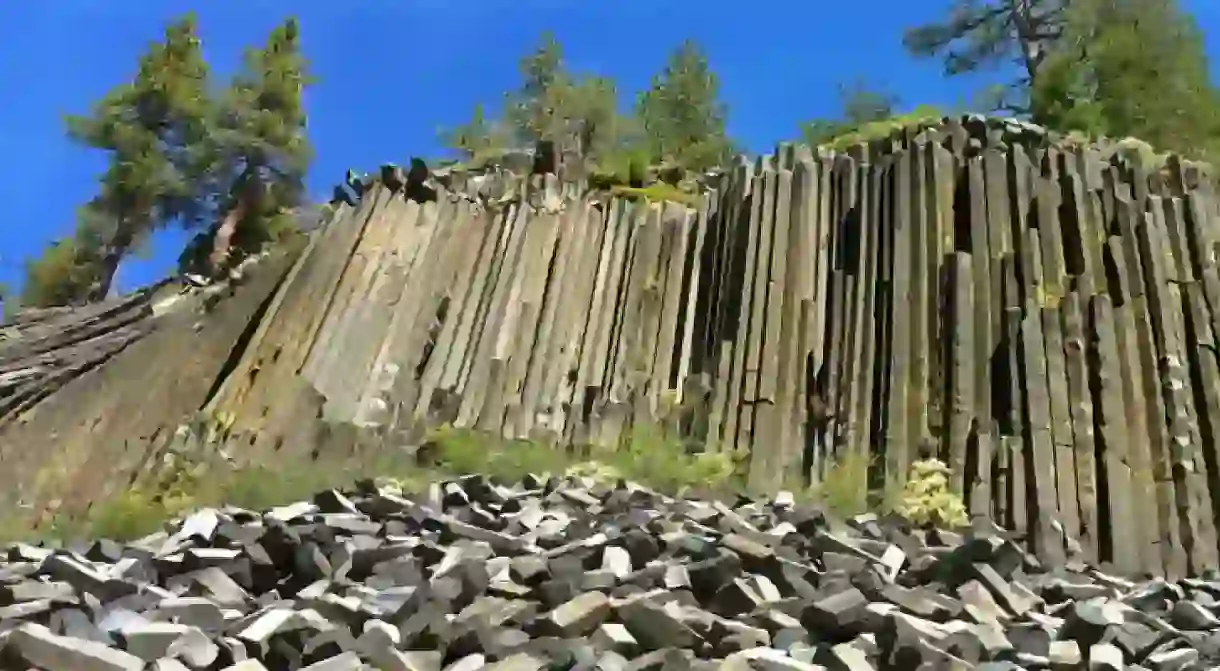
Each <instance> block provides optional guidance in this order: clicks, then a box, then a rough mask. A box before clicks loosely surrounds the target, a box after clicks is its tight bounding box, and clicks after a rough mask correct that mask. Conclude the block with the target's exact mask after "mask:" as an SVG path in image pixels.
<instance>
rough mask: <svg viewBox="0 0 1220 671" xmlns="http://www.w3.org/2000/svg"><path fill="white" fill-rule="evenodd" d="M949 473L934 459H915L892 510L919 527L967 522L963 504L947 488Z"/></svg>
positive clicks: (949, 525)
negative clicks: (898, 500) (899, 500)
mask: <svg viewBox="0 0 1220 671" xmlns="http://www.w3.org/2000/svg"><path fill="white" fill-rule="evenodd" d="M949 474H950V471H949V467H948V466H946V465H945V463H944V462H942V461H939V460H937V459H923V460H920V461H916V462H915V463H914V464H912V465H911V475H910V477H909V478H908V479H907V483H906V487H905V488H903V490H902V499H901V503H900V504H899V505H898V506H897V509H896V510H895V512H897V513H898V514H899V515H902V516H903V517H905V518H906V519H907V520H909V521H910V522H911V523H912V524H915V525H917V526H921V527H927V526H933V527H941V528H958V527H964V526H966V525H967V524H969V523H970V518H969V517H968V516H967V514H966V505H965V504H964V503H963V502H962V499H961V497H960V496H958V495H957V494H954V493H953V492H952V491H951V490H950V489H949Z"/></svg>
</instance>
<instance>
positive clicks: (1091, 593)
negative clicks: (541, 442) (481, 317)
mask: <svg viewBox="0 0 1220 671" xmlns="http://www.w3.org/2000/svg"><path fill="white" fill-rule="evenodd" d="M1217 612H1220V581H1213V580H1208V579H1190V580H1183V581H1181V582H1179V583H1168V582H1164V581H1159V580H1158V581H1153V582H1147V583H1140V584H1137V583H1134V582H1130V581H1127V580H1124V579H1121V578H1117V577H1114V576H1108V575H1105V574H1103V573H1101V572H1099V571H1097V570H1093V569H1089V568H1086V567H1083V566H1076V567H1072V568H1070V569H1058V570H1056V571H1054V572H1048V571H1044V570H1042V569H1041V567H1040V566H1039V564H1038V562H1037V560H1036V559H1034V558H1033V557H1032V556H1030V555H1029V554H1027V553H1026V552H1024V551H1023V550H1022V549H1021V548H1020V547H1019V546H1018V545H1017V544H1016V543H1014V542H1012V541H1011V540H1008V539H1005V538H1003V536H1002V535H1001V534H999V533H993V532H990V531H983V530H976V531H974V532H971V533H968V534H965V535H959V534H954V533H948V532H938V531H926V532H925V531H919V530H910V529H904V528H903V525H902V524H901V523H900V522H899V521H897V520H889V519H885V518H877V517H875V516H865V517H859V518H856V519H855V520H853V521H852V522H851V523H850V524H848V525H846V526H844V527H843V528H841V529H840V528H838V527H837V526H835V527H832V526H831V525H830V524H828V522H827V520H826V518H825V517H824V516H823V515H822V514H821V513H820V512H819V511H818V510H817V509H815V508H812V507H809V506H805V505H801V504H797V503H795V502H794V501H793V498H792V497H791V496H790V495H787V494H780V495H778V496H777V497H776V499H775V500H772V501H767V502H758V501H745V500H742V501H738V502H736V504H734V505H730V504H726V503H722V502H718V501H703V500H693V499H673V498H669V497H665V496H662V495H659V494H656V493H653V492H651V491H649V490H647V489H644V488H642V487H639V486H636V485H632V484H630V483H622V482H620V483H618V484H617V486H612V485H607V484H600V483H597V482H595V481H593V480H591V479H584V480H582V479H578V478H569V479H566V480H558V479H551V480H547V481H542V480H532V479H527V480H526V481H524V482H521V483H517V484H515V485H512V486H506V485H502V484H497V483H495V482H493V481H490V480H488V479H485V478H482V477H479V476H472V477H467V478H463V479H460V480H455V481H450V482H445V483H437V484H434V485H433V486H432V488H431V490H430V492H428V493H427V494H426V495H424V496H421V497H408V496H406V495H404V494H403V493H402V492H401V491H400V490H399V489H397V488H396V487H394V486H393V485H385V484H382V485H374V483H371V482H366V483H362V484H361V485H359V486H358V487H357V488H356V489H355V490H354V491H351V492H347V493H342V492H338V491H326V492H322V493H320V494H319V495H317V496H316V497H315V498H314V499H313V500H312V501H305V502H300V503H296V504H293V505H288V506H283V507H280V508H276V509H273V510H269V511H266V512H264V513H262V514H257V513H254V512H251V511H247V510H240V509H234V508H225V509H220V510H212V509H208V510H202V511H199V512H196V513H194V514H192V515H190V516H189V517H187V518H186V519H184V520H181V521H179V522H176V523H174V524H173V525H170V527H169V529H168V530H167V531H165V532H162V533H159V534H156V535H154V536H151V537H148V538H144V539H141V540H139V541H136V542H134V543H131V544H129V545H126V546H123V545H120V544H118V543H115V542H111V541H107V540H99V541H97V542H95V543H93V544H92V545H91V546H88V547H81V548H75V549H58V550H53V549H48V548H40V547H33V546H30V545H23V544H18V545H14V546H11V547H10V548H9V549H8V553H7V559H6V561H5V562H4V563H3V564H0V632H2V633H0V668H4V669H27V668H30V667H34V668H39V669H46V670H48V671H61V670H63V671H66V670H69V669H73V670H77V669H79V670H106V671H110V670H116V671H117V670H137V669H157V670H159V671H171V670H181V669H234V670H236V669H241V670H243V671H252V670H256V669H264V668H265V669H311V670H313V671H323V670H326V671H339V670H346V669H383V670H387V671H390V670H394V671H440V670H441V669H445V670H446V671H476V670H477V669H483V668H485V667H486V668H489V669H495V670H496V671H541V670H542V669H567V668H577V669H589V670H593V669H597V670H598V671H644V670H646V669H666V670H667V671H668V670H671V669H683V670H686V669H691V670H694V669H712V668H727V669H741V670H743V671H744V670H745V669H766V670H767V671H804V670H811V669H819V668H825V669H842V670H846V671H857V670H865V669H917V668H922V669H959V668H960V669H969V668H979V669H984V668H986V669H1019V668H1027V669H1047V668H1050V669H1074V668H1089V669H1125V668H1148V669H1204V668H1216V666H1215V665H1216V664H1220V619H1218V618H1217Z"/></svg>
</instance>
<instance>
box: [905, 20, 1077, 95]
mask: <svg viewBox="0 0 1220 671" xmlns="http://www.w3.org/2000/svg"><path fill="white" fill-rule="evenodd" d="M1073 1H1074V0H954V4H953V7H952V8H951V9H950V10H949V13H948V15H947V16H946V17H945V18H944V19H942V20H940V21H934V22H930V23H927V24H924V25H920V26H916V27H914V28H912V29H910V30H908V31H907V32H906V34H905V35H904V36H903V43H904V44H905V45H906V47H907V50H908V51H910V52H911V53H912V54H914V55H915V56H918V57H922V58H929V57H939V58H942V59H943V61H944V66H945V74H947V75H949V76H954V75H960V74H966V73H972V72H976V71H979V70H982V69H984V68H988V67H992V66H995V65H1000V64H1003V63H1015V64H1016V65H1018V67H1020V69H1021V72H1022V75H1021V76H1020V77H1018V78H1017V80H1016V81H1014V82H1012V83H1011V84H1010V85H1009V86H1008V87H1005V88H1006V89H1007V90H1006V91H1002V93H1004V94H1005V95H1003V96H1002V97H1001V98H1000V99H999V100H997V104H998V105H999V106H1001V107H1004V108H1007V109H1010V110H1013V111H1017V112H1028V111H1029V103H1028V94H1029V87H1030V86H1032V85H1033V82H1034V81H1035V80H1036V79H1037V78H1038V75H1039V72H1040V71H1041V69H1042V66H1043V64H1044V63H1045V62H1046V59H1047V58H1048V56H1049V55H1050V54H1051V52H1052V51H1053V49H1054V47H1055V45H1056V44H1057V43H1058V41H1059V40H1060V38H1061V37H1062V36H1063V32H1064V21H1065V13H1066V9H1067V6H1068V5H1070V4H1071V3H1072V2H1073Z"/></svg>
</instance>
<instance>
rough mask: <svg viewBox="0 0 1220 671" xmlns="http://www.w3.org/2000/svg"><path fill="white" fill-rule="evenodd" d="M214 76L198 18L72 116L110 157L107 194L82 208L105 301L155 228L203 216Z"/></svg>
mask: <svg viewBox="0 0 1220 671" xmlns="http://www.w3.org/2000/svg"><path fill="white" fill-rule="evenodd" d="M207 77H208V67H207V64H206V62H205V61H204V60H203V55H202V47H201V44H200V41H199V39H198V37H197V36H196V33H195V19H194V17H193V16H192V15H188V16H186V17H184V18H183V19H181V20H179V21H177V22H176V23H174V24H172V25H170V26H169V27H168V28H167V29H166V31H165V38H164V40H163V41H162V42H160V43H156V44H153V45H150V46H149V48H148V50H147V51H146V52H145V53H144V55H142V56H141V58H140V64H139V69H138V71H137V74H136V76H135V77H134V79H133V80H132V81H130V82H126V83H124V84H121V85H119V86H117V87H116V88H114V89H112V90H111V91H110V92H109V93H107V94H106V95H105V96H104V97H103V98H102V100H101V101H100V102H98V103H97V104H96V105H95V106H94V108H93V110H92V112H91V114H90V115H89V116H69V117H68V119H67V125H68V132H69V135H70V136H71V137H72V138H73V139H74V140H75V141H77V142H79V143H81V144H83V145H85V146H87V147H91V148H94V149H100V150H104V151H106V152H108V153H109V154H110V165H109V167H108V168H107V170H106V172H105V173H104V174H103V176H102V178H101V184H100V189H99V193H98V195H97V196H96V197H94V198H93V200H91V201H90V202H89V203H88V204H87V205H86V206H85V207H84V208H82V210H81V218H82V224H81V225H82V226H84V227H87V228H88V229H90V230H91V231H92V233H93V234H95V235H97V236H98V243H99V255H100V257H101V266H100V278H99V282H98V285H97V287H96V291H95V292H94V294H93V296H92V297H93V298H101V297H104V296H105V295H106V293H107V291H108V290H109V287H110V283H111V282H112V280H113V277H114V273H115V271H117V269H118V265H119V262H120V261H121V260H122V258H123V257H124V256H126V255H127V254H128V253H129V252H130V251H132V249H133V248H134V247H135V246H136V245H137V244H138V243H139V242H140V241H141V240H142V239H143V238H144V237H146V236H147V235H148V234H149V232H150V231H152V230H153V229H155V228H158V227H161V226H164V225H166V224H167V223H168V222H170V221H172V220H174V219H176V218H188V219H189V218H191V217H194V216H196V215H197V212H198V208H197V204H198V202H199V193H198V191H197V188H198V184H199V182H200V176H201V174H202V173H201V170H202V169H203V167H204V165H205V163H206V161H205V157H204V156H203V155H202V153H201V151H200V145H201V142H202V140H203V138H204V137H206V135H207V123H206V119H207V115H208V105H209V103H208V97H207Z"/></svg>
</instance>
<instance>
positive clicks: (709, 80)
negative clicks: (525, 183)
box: [441, 33, 732, 188]
mask: <svg viewBox="0 0 1220 671" xmlns="http://www.w3.org/2000/svg"><path fill="white" fill-rule="evenodd" d="M519 69H520V72H521V78H522V83H521V86H520V87H519V88H518V89H517V90H516V91H513V92H511V93H509V94H508V95H507V97H506V98H507V99H506V104H505V109H504V113H503V115H502V118H501V119H500V120H490V119H488V117H487V116H486V112H485V110H484V108H483V107H482V106H481V105H480V106H476V108H475V110H474V114H473V115H472V117H471V119H470V120H469V121H467V122H466V123H464V124H462V125H460V126H457V127H455V128H453V129H450V130H446V131H443V132H442V134H441V140H442V142H443V143H444V144H445V146H446V147H448V148H450V149H451V150H453V151H455V152H457V153H458V154H460V155H462V156H463V157H464V158H465V159H466V160H468V161H470V162H473V163H479V161H480V157H481V156H486V155H493V154H495V153H497V152H498V151H502V150H503V148H505V147H509V146H516V147H528V146H532V145H534V144H536V143H538V142H539V141H544V140H545V141H549V142H552V143H553V144H554V146H555V148H556V150H557V151H558V152H559V154H560V156H562V157H563V160H565V161H571V160H576V161H579V162H583V164H584V165H583V167H585V168H587V170H588V171H587V174H588V175H589V182H590V184H591V185H592V186H593V187H594V188H610V187H612V186H616V185H618V186H632V187H642V186H644V182H645V179H646V177H647V174H648V170H649V167H650V166H651V165H653V164H655V163H658V162H661V161H667V162H672V163H674V164H676V165H679V166H681V167H682V168H684V169H687V170H705V169H707V168H710V167H712V166H715V165H717V164H720V163H721V162H722V161H723V160H725V159H726V158H728V157H729V156H730V154H731V152H732V146H731V143H730V142H729V140H728V136H727V134H726V132H725V114H726V112H725V106H724V104H723V103H722V102H720V101H719V100H718V97H717V96H718V89H719V84H718V82H717V80H716V77H715V75H714V74H713V73H712V72H711V69H710V68H709V66H708V63H707V59H706V57H705V56H704V55H703V53H702V51H701V50H700V49H699V47H698V46H696V45H695V44H694V43H693V42H690V41H687V42H685V43H683V44H682V45H681V46H680V47H679V48H678V49H677V50H676V51H675V52H674V54H673V55H672V56H671V57H670V59H669V62H668V64H667V65H666V67H665V69H664V71H662V72H661V73H660V74H658V75H657V76H656V77H655V78H654V80H653V82H652V86H651V88H650V89H649V90H648V91H646V92H644V93H643V94H642V95H641V96H639V100H638V104H637V106H636V114H635V115H624V114H621V113H620V112H619V110H618V97H619V95H618V90H617V87H616V85H615V83H614V81H613V80H612V79H610V78H608V77H602V76H595V75H587V74H578V73H573V72H570V71H569V70H568V69H567V68H566V65H565V63H564V60H563V47H562V46H561V45H560V44H559V42H558V41H557V40H556V39H555V36H554V35H553V34H551V33H544V34H543V36H542V40H541V42H540V44H539V45H538V46H537V47H536V48H535V49H534V51H533V52H531V53H530V54H528V55H527V56H525V57H524V58H522V59H521V62H520V68H519Z"/></svg>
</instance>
